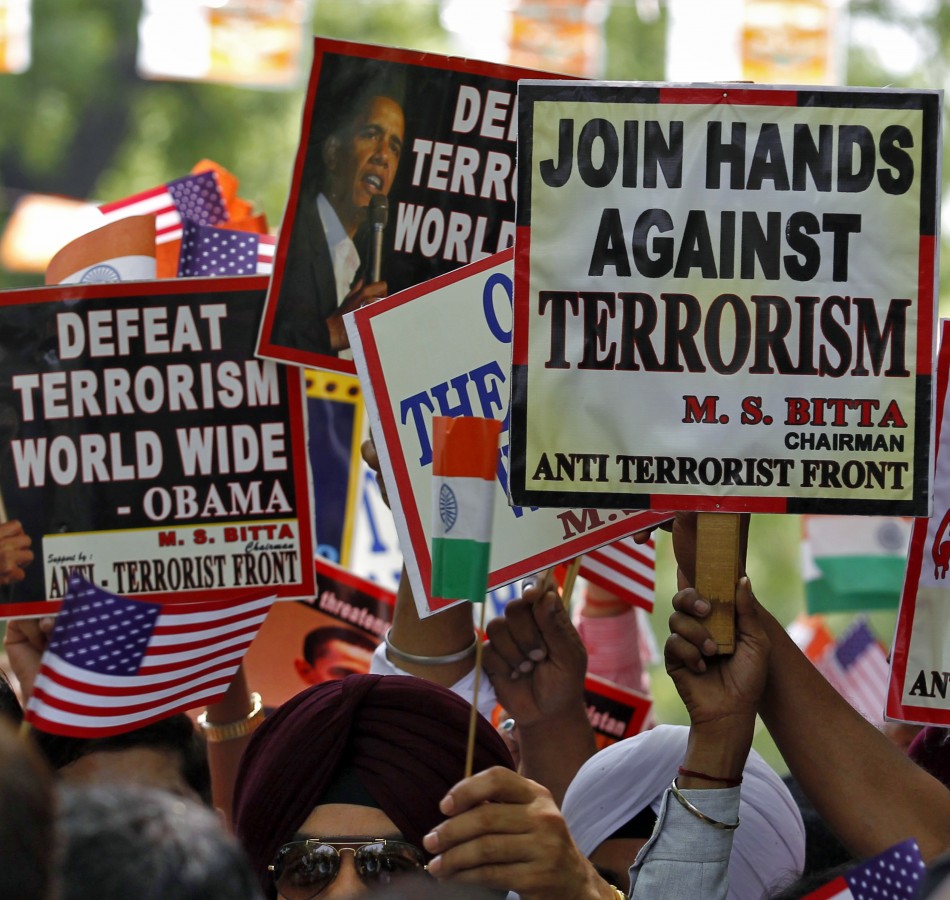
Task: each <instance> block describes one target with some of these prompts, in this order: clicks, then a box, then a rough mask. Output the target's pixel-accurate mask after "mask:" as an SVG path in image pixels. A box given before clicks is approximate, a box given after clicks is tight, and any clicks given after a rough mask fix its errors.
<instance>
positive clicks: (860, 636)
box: [828, 616, 888, 724]
mask: <svg viewBox="0 0 950 900" xmlns="http://www.w3.org/2000/svg"><path fill="white" fill-rule="evenodd" d="M828 662H829V663H830V666H831V667H832V668H833V669H834V672H835V680H834V681H833V682H832V683H833V684H835V682H837V683H836V684H835V686H836V687H837V688H838V691H839V693H841V694H842V695H843V696H844V697H846V698H847V699H848V701H849V702H850V703H851V705H852V706H853V707H854V708H855V709H856V710H857V711H858V712H859V713H861V715H862V716H864V717H865V718H866V719H868V720H869V721H871V722H873V723H875V724H877V723H879V722H882V721H883V720H884V705H885V703H886V700H887V681H888V665H887V654H886V653H885V652H884V648H883V647H882V646H881V645H880V643H879V642H878V640H877V638H876V637H875V636H874V633H873V632H872V631H871V628H870V626H869V625H868V621H867V619H866V618H865V617H864V616H860V617H858V618H857V619H856V620H855V621H854V622H853V623H852V624H851V625H850V626H849V627H848V629H847V630H846V631H845V632H844V633H843V634H842V635H840V636H839V637H838V640H837V642H836V644H835V649H834V653H833V654H831V657H830V659H829V660H828Z"/></svg>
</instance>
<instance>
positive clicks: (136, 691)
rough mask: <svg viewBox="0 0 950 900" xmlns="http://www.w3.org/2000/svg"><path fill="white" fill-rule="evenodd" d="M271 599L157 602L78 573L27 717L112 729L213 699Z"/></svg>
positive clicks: (68, 729) (58, 728) (71, 730)
mask: <svg viewBox="0 0 950 900" xmlns="http://www.w3.org/2000/svg"><path fill="white" fill-rule="evenodd" d="M273 601H274V598H273V597H272V596H271V597H266V598H255V599H247V598H242V599H239V600H238V599H236V600H235V601H233V602H224V603H222V602H220V601H217V602H209V603H194V604H187V605H181V604H174V603H172V604H161V603H150V602H147V601H143V600H133V599H129V598H125V597H118V596H116V595H114V594H110V593H108V592H106V591H104V590H102V589H100V588H98V587H96V586H94V585H92V584H90V583H89V582H88V581H86V580H85V579H83V578H81V577H80V576H79V575H76V574H74V575H73V576H72V577H71V578H70V582H69V591H68V593H67V595H66V597H65V598H64V599H63V605H62V609H61V611H60V613H59V615H58V616H57V618H56V625H55V628H54V630H53V634H52V636H51V638H50V643H49V646H48V647H47V648H46V650H45V652H44V653H43V658H42V660H41V665H40V671H39V674H38V676H37V678H36V681H35V683H34V687H33V693H32V695H31V696H30V699H29V701H28V703H27V708H26V720H27V721H28V722H30V723H31V724H32V725H33V726H34V727H35V728H37V729H39V730H41V731H48V732H51V733H53V734H63V735H69V736H72V737H104V736H107V735H110V734H120V733H122V732H124V731H131V730H132V729H133V728H137V727H139V726H140V725H144V724H146V723H148V722H152V721H155V720H157V719H162V718H165V717H166V716H170V715H172V714H173V713H176V712H180V711H182V710H186V709H190V708H192V707H194V706H199V705H202V704H205V703H208V702H211V701H213V700H215V699H216V698H217V697H219V696H220V695H222V694H223V693H224V692H225V691H226V690H227V687H228V684H229V683H230V681H231V679H232V677H233V676H234V673H235V672H236V671H237V668H238V665H239V664H240V662H241V660H242V658H243V656H244V653H245V651H246V650H247V648H248V646H249V645H250V643H251V641H252V640H253V639H254V637H255V636H256V634H257V632H258V630H259V628H260V626H261V624H262V623H263V621H264V619H265V617H266V616H267V612H268V610H269V609H270V607H271V605H272V603H273Z"/></svg>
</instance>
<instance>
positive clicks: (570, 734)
mask: <svg viewBox="0 0 950 900" xmlns="http://www.w3.org/2000/svg"><path fill="white" fill-rule="evenodd" d="M518 747H519V748H520V750H521V773H522V774H523V775H524V776H525V777H526V778H530V779H531V780H532V781H537V782H538V783H539V784H543V785H544V786H545V787H546V788H547V789H548V790H549V791H550V792H551V795H552V796H553V797H554V802H555V803H557V805H558V806H559V807H560V805H561V801H562V800H563V799H564V793H565V792H566V791H567V787H568V785H569V784H570V783H571V781H572V780H573V778H574V776H575V775H576V774H577V770H578V769H580V767H581V766H582V765H584V763H585V762H587V760H588V759H590V758H591V757H592V756H593V755H594V754H595V753H596V752H597V743H596V741H595V740H594V729H593V728H592V727H591V725H590V720H589V719H588V718H587V708H586V706H585V705H584V702H583V700H581V701H580V702H579V703H578V704H577V705H576V706H575V708H574V709H572V710H570V711H566V712H565V713H564V714H562V715H559V716H556V717H554V716H549V717H546V718H544V719H541V720H539V721H538V722H535V723H529V724H526V725H522V724H521V723H520V722H519V723H518Z"/></svg>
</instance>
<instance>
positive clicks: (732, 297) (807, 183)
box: [511, 82, 941, 516]
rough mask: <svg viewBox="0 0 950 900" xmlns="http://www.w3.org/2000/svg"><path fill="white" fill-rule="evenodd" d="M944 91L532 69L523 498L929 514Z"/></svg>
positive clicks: (518, 322)
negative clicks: (538, 76) (603, 76)
mask: <svg viewBox="0 0 950 900" xmlns="http://www.w3.org/2000/svg"><path fill="white" fill-rule="evenodd" d="M940 107H941V94H940V92H937V91H933V92H929V91H897V90H859V89H838V88H836V89H820V88H816V89H794V88H770V87H757V86H752V85H742V86H737V85H734V84H722V85H709V86H690V87H686V86H679V87H672V86H663V85H632V84H607V83H586V84H584V85H577V84H575V83H560V84H558V83H554V82H521V84H520V85H519V93H518V116H519V121H518V148H519V152H518V180H519V184H518V238H517V244H516V260H515V268H516V279H515V310H516V314H515V325H514V339H513V366H512V397H513V398H514V402H513V404H512V420H511V453H512V460H511V496H512V500H513V501H514V502H515V503H519V504H522V505H528V504H533V505H538V506H541V505H543V506H566V505H581V504H592V505H597V506H601V507H609V508H627V509H631V508H654V509H660V508H666V509H672V508H693V509H700V510H709V511H723V512H743V511H761V512H793V513H805V512H814V513H828V512H834V513H840V514H848V515H852V514H856V513H859V514H881V515H912V516H919V515H926V514H927V511H928V502H929V493H930V491H929V485H930V477H931V466H930V455H931V447H932V423H931V415H930V412H931V379H932V374H931V365H932V362H931V361H932V356H933V327H934V320H935V293H936V292H935V282H936V269H937V267H936V256H937V221H938V211H939V208H940V141H941V138H940Z"/></svg>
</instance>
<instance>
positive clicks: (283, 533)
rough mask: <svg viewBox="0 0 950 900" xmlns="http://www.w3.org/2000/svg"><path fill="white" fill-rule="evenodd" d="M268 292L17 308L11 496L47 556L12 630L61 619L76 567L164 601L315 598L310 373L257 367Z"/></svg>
mask: <svg viewBox="0 0 950 900" xmlns="http://www.w3.org/2000/svg"><path fill="white" fill-rule="evenodd" d="M265 285H266V280H265V279H263V278H234V279H225V278H213V279H195V280H189V281H169V282H129V283H119V284H115V285H70V286H62V287H49V288H42V289H38V290H27V291H12V292H7V293H5V294H4V295H3V303H2V305H0V342H2V351H3V353H2V364H0V442H2V443H0V487H2V496H3V500H4V502H5V506H6V510H7V513H8V515H9V517H10V518H11V519H19V520H20V521H21V522H22V523H23V526H24V528H25V530H26V532H27V533H28V534H29V535H30V537H31V538H32V540H33V549H34V552H35V555H36V559H35V560H34V562H33V564H32V565H30V566H28V567H27V578H26V580H25V581H24V582H21V583H19V584H16V585H14V586H13V589H12V597H11V596H8V597H7V600H8V601H10V600H12V602H7V603H4V604H0V616H3V617H6V616H15V615H25V614H31V613H46V612H52V611H55V609H56V608H57V607H58V603H57V601H58V600H60V599H61V598H62V597H63V595H64V593H65V589H66V581H67V578H68V576H69V573H70V571H72V570H73V569H77V570H79V572H80V573H81V574H82V575H83V576H85V577H86V578H87V579H88V580H90V581H92V582H93V583H95V584H97V585H99V586H100V587H102V588H104V589H106V590H109V591H111V592H114V593H116V594H119V595H122V596H128V597H142V598H144V599H149V600H160V601H162V602H169V601H172V602H174V601H182V602H186V601H189V600H191V601H196V600H211V599H215V598H219V597H220V598H226V597H229V596H231V595H232V594H233V592H234V591H235V590H236V589H243V588H248V587H257V586H261V585H266V586H268V587H269V588H270V589H272V590H273V591H274V593H275V594H276V595H277V596H278V597H280V598H288V599H289V598H295V597H309V596H312V595H313V577H314V576H313V565H312V560H313V554H314V544H313V528H312V522H313V513H312V509H311V502H312V492H311V487H310V481H309V477H308V470H307V460H306V436H305V432H304V427H305V426H304V422H305V419H304V408H303V391H302V385H301V377H300V372H299V370H296V369H288V368H286V367H279V366H276V365H275V364H274V363H272V362H269V361H266V360H260V359H258V358H256V357H255V356H254V348H253V334H254V323H255V322H256V320H257V317H258V316H259V315H260V310H261V304H262V303H263V299H264V288H265ZM47 601H50V602H47Z"/></svg>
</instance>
